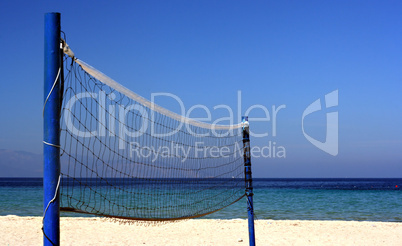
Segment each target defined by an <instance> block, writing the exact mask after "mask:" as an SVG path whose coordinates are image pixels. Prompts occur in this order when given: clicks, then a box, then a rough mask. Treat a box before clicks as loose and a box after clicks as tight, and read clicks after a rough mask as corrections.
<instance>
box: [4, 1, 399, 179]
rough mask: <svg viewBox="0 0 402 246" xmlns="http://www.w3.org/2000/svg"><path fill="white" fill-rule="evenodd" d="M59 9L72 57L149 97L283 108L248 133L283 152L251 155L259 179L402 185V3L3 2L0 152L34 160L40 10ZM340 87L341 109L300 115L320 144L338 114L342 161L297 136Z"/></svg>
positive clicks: (38, 141)
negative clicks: (385, 180)
mask: <svg viewBox="0 0 402 246" xmlns="http://www.w3.org/2000/svg"><path fill="white" fill-rule="evenodd" d="M53 11H54V12H60V13H61V14H62V30H63V31H64V32H65V33H66V35H67V42H68V43H69V45H70V46H71V48H72V49H73V50H74V52H75V54H76V56H77V57H79V58H81V59H82V60H84V61H86V62H88V63H89V64H91V65H92V66H94V67H96V68H98V69H99V70H101V71H102V72H104V73H105V74H107V75H109V76H110V77H112V78H114V79H115V80H116V81H118V82H120V83H121V84H123V85H125V86H126V87H128V88H130V89H131V90H133V91H135V92H137V93H138V94H140V95H142V96H144V97H145V98H148V99H150V95H151V93H153V92H170V93H173V94H175V95H177V96H178V97H180V98H181V100H182V101H183V102H184V103H185V106H186V108H187V109H188V108H190V107H191V106H192V105H195V104H203V105H206V106H207V107H208V108H210V109H211V110H212V108H213V106H215V105H218V104H227V105H229V106H231V107H232V108H233V109H236V105H237V91H239V90H241V92H242V111H243V113H244V111H245V110H246V109H247V108H248V107H250V106H252V105H255V104H261V105H264V106H265V107H267V108H268V109H269V110H271V107H272V105H276V106H279V105H286V108H285V109H283V110H282V111H280V112H279V113H278V118H277V135H276V136H275V137H274V136H272V131H271V128H272V124H271V123H272V122H255V123H252V129H254V131H255V132H264V131H265V132H266V131H268V133H269V134H270V135H269V136H268V137H265V138H258V139H252V141H253V142H252V144H254V146H260V147H263V146H266V145H268V143H269V141H271V142H275V143H276V145H277V146H283V147H284V148H285V149H286V158H254V159H253V160H252V162H253V166H254V168H253V170H254V174H255V175H254V176H256V177H402V99H401V94H402V45H401V44H402V32H401V30H402V18H401V13H402V2H401V1H206V0H205V1H99V2H91V3H88V2H85V1H71V2H70V1H40V2H33V1H1V3H0V30H1V32H0V45H1V47H2V48H1V59H0V67H1V73H0V79H1V83H0V93H1V94H0V95H1V96H0V107H1V112H2V114H1V115H2V116H1V121H0V132H1V133H0V149H9V150H23V151H28V152H32V153H41V152H42V115H41V114H42V104H43V46H44V45H43V42H44V41H43V33H44V30H43V28H44V13H46V12H53ZM334 90H338V92H339V105H338V106H337V107H336V108H332V109H328V110H322V111H319V112H316V113H314V114H312V115H311V117H309V118H306V119H305V130H306V132H307V133H308V134H309V135H310V136H312V137H314V138H316V139H319V140H320V141H324V139H325V125H326V118H325V115H326V113H327V112H334V111H337V112H338V114H339V154H338V155H337V156H332V155H329V154H327V153H325V152H323V151H322V150H320V149H318V148H316V147H315V146H314V145H312V144H311V143H310V142H309V141H308V140H307V139H306V138H305V137H304V136H303V132H302V126H301V122H302V121H301V119H302V114H303V111H304V110H305V109H306V108H307V107H308V106H309V105H310V104H311V103H313V102H314V101H315V100H316V99H319V98H321V102H323V100H324V96H325V94H327V93H330V92H332V91H334ZM162 106H164V105H162ZM166 106H167V107H168V108H170V109H172V110H175V109H176V108H175V106H174V103H169V102H167V105H166ZM216 113H217V115H215V117H217V116H218V115H219V112H218V111H217V112H216ZM271 113H272V112H271ZM250 116H262V111H261V110H254V111H252V113H251V114H250ZM213 117H214V116H213Z"/></svg>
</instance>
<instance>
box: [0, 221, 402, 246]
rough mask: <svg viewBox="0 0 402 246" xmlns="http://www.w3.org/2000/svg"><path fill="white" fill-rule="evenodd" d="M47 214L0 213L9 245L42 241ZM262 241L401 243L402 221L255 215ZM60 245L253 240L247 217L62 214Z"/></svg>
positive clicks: (258, 238)
mask: <svg viewBox="0 0 402 246" xmlns="http://www.w3.org/2000/svg"><path fill="white" fill-rule="evenodd" d="M41 226H42V217H32V216H29V217H24V216H22V217H20V216H15V215H7V216H0V228H3V230H1V231H0V238H2V243H3V244H4V245H43V241H42V240H43V239H42V238H43V235H42V231H41ZM255 233H256V244H257V245H267V244H269V245H306V244H308V245H398V244H400V242H402V223H401V222H377V221H336V220H332V221H326V220H325V221H323V220H256V221H255ZM60 243H61V245H248V227H247V220H246V219H230V220H218V219H191V220H183V221H175V222H158V223H152V222H121V221H120V220H113V219H105V218H99V217H61V218H60Z"/></svg>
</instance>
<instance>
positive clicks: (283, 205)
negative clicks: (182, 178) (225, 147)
mask: <svg viewBox="0 0 402 246" xmlns="http://www.w3.org/2000/svg"><path fill="white" fill-rule="evenodd" d="M253 186H254V211H255V215H256V218H257V219H274V220H357V221H396V222H402V179H254V181H253ZM0 196H1V199H0V216H2V215H10V214H12V215H19V216H42V210H43V204H42V197H43V187H42V179H41V178H0ZM61 216H85V215H82V214H73V213H62V214H61ZM202 218H210V219H211V218H212V219H235V218H247V210H246V200H245V199H242V200H240V201H239V202H237V203H235V204H233V205H231V206H229V207H227V208H225V209H223V210H221V211H218V212H216V213H213V214H211V215H208V216H205V217H202Z"/></svg>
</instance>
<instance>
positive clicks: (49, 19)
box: [43, 13, 61, 245]
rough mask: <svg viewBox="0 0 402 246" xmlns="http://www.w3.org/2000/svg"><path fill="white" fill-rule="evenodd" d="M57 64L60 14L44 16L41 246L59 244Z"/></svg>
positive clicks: (58, 82)
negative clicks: (42, 217)
mask: <svg viewBox="0 0 402 246" xmlns="http://www.w3.org/2000/svg"><path fill="white" fill-rule="evenodd" d="M60 64H61V55H60V13H47V14H45V80H44V106H43V107H44V108H43V127H44V128H43V142H44V145H43V157H44V169H43V190H44V199H43V200H44V201H43V202H44V203H43V205H44V221H43V233H44V237H43V245H59V244H60V204H59V191H58V189H57V187H58V181H59V176H60V148H59V146H60V132H59V128H60V73H59V68H60ZM56 78H57V79H56ZM56 80H57V83H56V84H55V81H56ZM54 84H55V86H54V88H53V85H54ZM52 88H53V90H52ZM54 197H55V200H53V198H54ZM52 200H53V202H51V201H52Z"/></svg>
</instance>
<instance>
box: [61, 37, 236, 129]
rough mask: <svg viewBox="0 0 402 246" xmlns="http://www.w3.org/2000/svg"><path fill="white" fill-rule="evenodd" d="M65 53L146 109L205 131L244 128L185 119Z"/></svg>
mask: <svg viewBox="0 0 402 246" xmlns="http://www.w3.org/2000/svg"><path fill="white" fill-rule="evenodd" d="M66 47H68V45H67V44H66ZM64 53H65V54H66V55H68V56H70V57H71V58H73V60H75V62H77V63H78V64H79V65H80V67H81V68H82V69H83V70H84V71H86V72H87V73H88V74H90V75H91V76H93V77H94V78H96V79H97V80H99V81H100V82H102V83H104V84H106V85H108V86H110V87H111V88H113V89H115V90H116V91H118V92H120V93H122V94H124V95H126V96H127V97H129V98H131V99H133V100H134V101H136V102H139V103H140V104H142V105H144V106H145V107H147V108H149V109H151V110H153V111H155V112H158V113H160V114H162V115H165V116H167V117H169V118H172V119H175V120H177V121H178V122H182V123H184V124H189V125H193V126H197V127H201V128H204V129H215V130H234V129H239V128H241V127H242V124H241V123H239V124H236V125H219V124H209V123H206V122H201V121H197V120H194V119H191V118H188V117H185V116H183V115H179V114H177V113H174V112H172V111H170V110H168V109H166V108H163V107H161V106H159V105H157V104H155V103H153V102H151V101H149V100H147V99H145V98H143V97H142V96H140V95H138V94H137V93H135V92H133V91H131V90H129V89H127V88H126V87H124V86H123V85H121V84H119V83H118V82H116V81H115V80H113V79H112V78H110V77H108V76H107V75H105V74H104V73H102V72H101V71H99V70H97V69H96V68H94V67H92V66H91V65H89V64H87V63H86V62H84V61H82V60H80V59H78V58H76V57H75V56H74V53H73V52H72V50H71V49H70V48H68V49H64Z"/></svg>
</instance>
